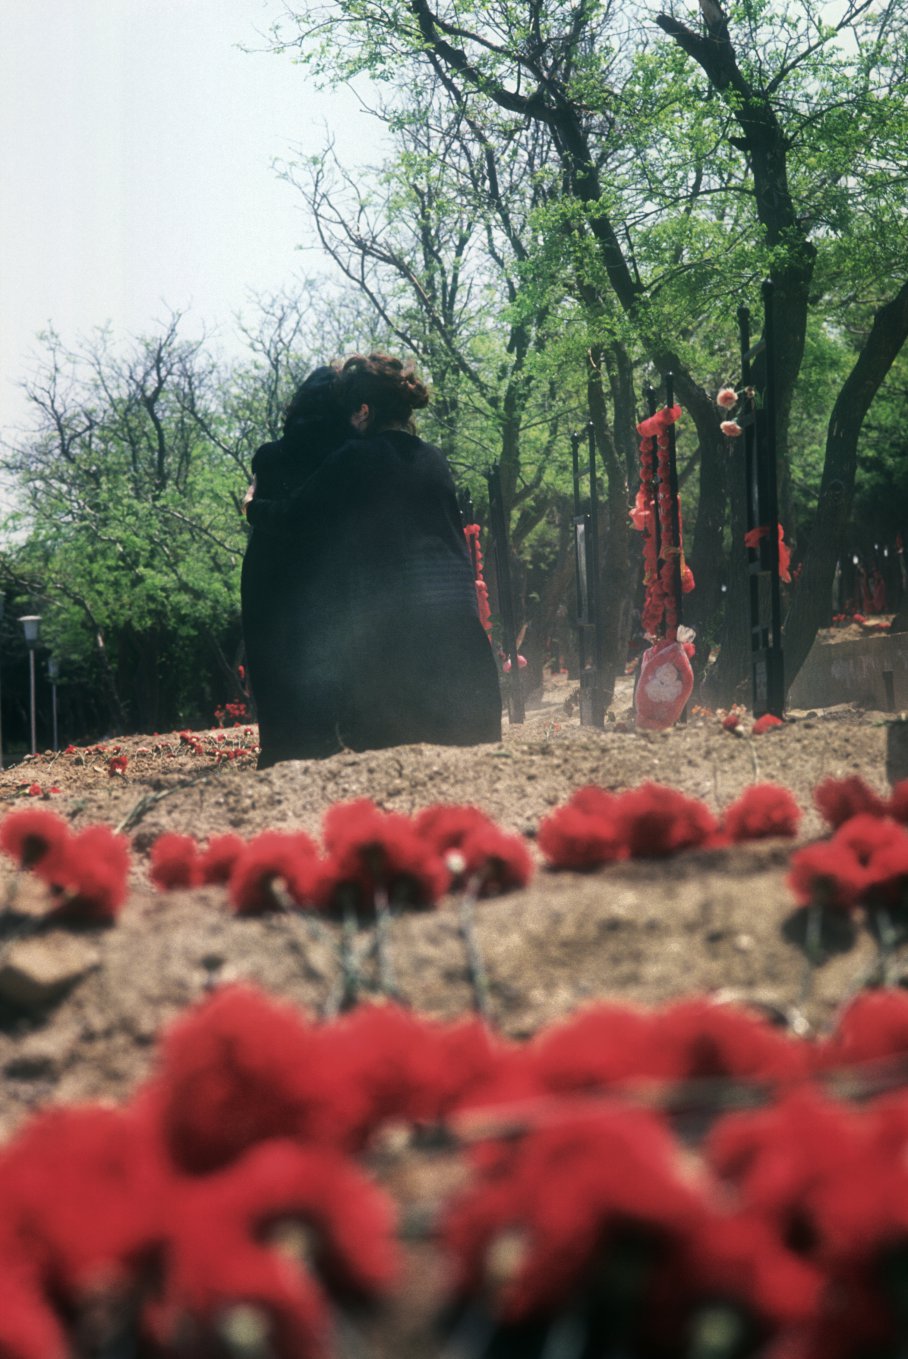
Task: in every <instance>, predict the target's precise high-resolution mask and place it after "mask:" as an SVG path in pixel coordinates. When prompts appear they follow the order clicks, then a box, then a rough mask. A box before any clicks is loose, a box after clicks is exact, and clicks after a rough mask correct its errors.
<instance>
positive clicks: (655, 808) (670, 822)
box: [620, 783, 718, 859]
mask: <svg viewBox="0 0 908 1359" xmlns="http://www.w3.org/2000/svg"><path fill="white" fill-rule="evenodd" d="M620 822H621V825H622V827H623V830H624V834H625V837H626V840H627V846H628V851H629V853H630V856H631V858H632V859H644V858H663V857H665V856H667V855H670V854H677V853H679V851H681V850H685V849H696V848H698V847H699V846H702V845H705V844H708V843H709V841H710V839H711V838H712V837H713V836H714V835H715V833H716V831H717V830H718V823H717V821H716V818H715V817H714V816H713V814H712V812H711V811H710V810H709V808H708V807H707V806H706V803H705V802H700V801H699V800H698V799H696V798H690V797H685V795H684V794H683V793H679V792H678V791H677V789H675V788H668V787H665V786H663V785H662V784H659V783H642V784H641V785H640V787H639V788H634V789H632V790H631V791H630V792H628V793H625V794H624V796H623V797H622V798H621V808H620Z"/></svg>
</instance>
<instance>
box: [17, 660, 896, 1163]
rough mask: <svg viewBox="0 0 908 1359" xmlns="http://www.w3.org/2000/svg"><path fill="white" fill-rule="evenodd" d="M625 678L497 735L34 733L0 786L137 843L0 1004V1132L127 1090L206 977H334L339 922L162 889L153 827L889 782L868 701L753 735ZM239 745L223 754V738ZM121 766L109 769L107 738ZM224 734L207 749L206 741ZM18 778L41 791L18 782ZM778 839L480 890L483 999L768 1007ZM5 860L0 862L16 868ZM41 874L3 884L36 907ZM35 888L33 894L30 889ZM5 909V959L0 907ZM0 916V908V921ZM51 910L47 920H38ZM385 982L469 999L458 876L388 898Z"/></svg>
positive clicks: (451, 1000) (526, 828) (836, 976)
mask: <svg viewBox="0 0 908 1359" xmlns="http://www.w3.org/2000/svg"><path fill="white" fill-rule="evenodd" d="M629 702H630V690H629V687H624V686H622V688H621V690H620V693H619V701H618V703H617V705H616V711H615V713H614V714H612V715H610V716H612V717H613V718H614V720H610V721H609V722H608V723H607V725H606V727H605V729H604V730H602V731H598V730H590V729H584V728H582V727H580V725H579V722H578V718H577V715H576V706H575V703H574V702H573V701H572V686H571V685H570V684H568V683H567V681H565V680H563V679H560V678H559V679H555V680H553V681H552V682H551V684H550V685H549V686H548V687H547V689H546V692H545V695H544V697H543V698H541V699H540V701H539V703H538V705H537V706H536V707H534V708H533V709H531V711H530V712H529V714H528V717H527V721H526V723H525V724H524V725H522V726H514V727H511V728H510V729H508V730H506V732H505V736H504V740H503V741H502V743H501V744H500V745H495V746H483V747H475V748H469V749H452V748H443V747H434V746H409V747H402V748H399V749H395V750H388V751H378V752H367V753H362V754H353V753H345V754H340V755H338V756H336V757H334V758H333V759H330V760H326V761H321V762H316V761H299V762H291V763H287V764H283V765H280V766H278V767H276V768H273V769H270V770H267V771H263V772H261V773H259V772H256V770H255V767H254V751H253V747H254V740H255V732H254V729H246V730H245V731H244V730H243V729H242V728H237V729H233V730H228V731H227V732H225V733H219V732H215V731H212V732H202V733H196V734H195V737H196V739H197V741H198V743H199V745H200V746H201V748H202V749H201V753H199V752H198V751H193V749H192V748H191V746H190V745H188V744H186V742H185V740H184V741H182V742H181V740H180V737H179V736H178V735H176V734H172V735H169V736H167V737H159V736H155V737H129V738H120V739H117V740H115V741H109V742H106V743H104V745H103V746H100V747H93V748H90V749H88V750H79V751H72V750H70V752H69V753H60V754H56V755H55V754H53V753H47V754H45V755H39V756H37V757H36V758H34V759H29V760H26V761H24V762H23V763H22V764H20V765H18V766H17V767H15V768H13V769H9V770H7V771H6V772H4V773H3V774H0V807H2V809H3V810H8V809H9V808H11V807H12V806H15V805H20V806H21V805H25V804H26V803H30V805H42V806H48V805H50V806H52V807H53V808H54V809H55V810H57V811H58V812H60V813H61V814H62V815H65V816H67V817H69V818H70V819H71V820H72V822H73V824H74V825H75V826H76V827H81V826H84V825H87V824H89V823H92V822H97V821H104V822H107V823H109V824H111V825H115V826H116V825H122V824H124V823H126V825H127V826H128V828H129V834H130V836H131V839H132V844H133V849H134V861H135V866H134V869H133V881H132V889H131V894H130V898H129V901H128V902H127V905H126V907H125V908H124V911H123V914H122V916H121V918H120V921H119V922H118V924H117V925H116V927H115V928H112V929H109V930H102V931H93V932H91V933H90V934H87V935H85V936H83V937H82V938H83V941H87V943H88V944H89V945H90V948H91V950H93V959H92V962H93V965H92V966H91V967H89V968H88V970H87V972H86V975H84V976H83V977H82V978H81V979H79V980H78V981H77V982H76V983H75V984H74V985H73V986H72V988H71V989H70V990H69V991H68V992H66V993H65V994H64V995H63V996H62V998H60V999H59V1001H57V1003H55V1004H54V1005H53V1006H52V1007H39V1008H37V1009H35V1008H25V1007H17V1006H14V1005H11V1004H9V1003H6V1004H5V1006H0V1070H2V1071H3V1072H4V1077H5V1080H4V1084H5V1098H4V1100H3V1104H2V1112H0V1136H2V1135H6V1134H8V1133H9V1132H10V1131H11V1130H12V1128H13V1127H15V1125H16V1124H17V1123H18V1122H19V1121H20V1120H21V1119H22V1117H23V1116H24V1115H25V1114H26V1113H27V1112H28V1111H29V1110H31V1109H34V1108H35V1107H36V1106H39V1105H43V1104H45V1103H47V1102H51V1101H66V1102H71V1101H74V1100H81V1099H87V1098H96V1097H110V1098H116V1099H119V1098H122V1097H125V1096H126V1095H128V1093H129V1091H130V1090H131V1089H132V1087H133V1086H134V1085H135V1084H136V1083H137V1082H138V1081H139V1080H140V1079H141V1078H142V1077H143V1076H144V1075H145V1073H146V1072H147V1070H148V1068H149V1065H150V1063H151V1061H152V1059H153V1044H154V1037H155V1034H156V1033H157V1031H158V1030H159V1028H160V1027H161V1025H162V1024H164V1023H166V1021H167V1020H168V1019H170V1018H171V1017H172V1016H174V1015H175V1014H176V1013H177V1012H179V1011H180V1010H181V1009H182V1008H183V1007H184V1006H186V1005H187V1004H188V1003H190V1002H192V1001H193V1000H195V999H196V998H197V997H199V996H200V995H201V994H203V992H204V990H205V989H206V987H209V986H210V985H211V984H212V983H216V982H223V981H227V980H236V979H241V978H242V979H246V980H249V981H252V982H255V983H257V984H259V985H261V986H263V987H265V988H266V989H267V990H269V991H271V992H273V993H275V994H278V995H283V996H287V997H289V998H292V999H293V1000H294V1001H296V1002H298V1003H299V1004H301V1005H303V1006H304V1007H306V1008H307V1009H308V1010H310V1011H311V1012H313V1013H319V1012H320V1011H321V1010H322V1008H323V1006H324V1005H325V1002H326V999H327V998H328V996H329V994H330V993H331V992H332V991H333V990H334V988H335V984H336V981H337V976H338V961H337V954H336V930H335V927H334V926H331V925H326V926H324V927H323V928H322V930H321V932H320V934H319V936H318V937H313V935H312V934H311V933H310V930H309V928H308V926H307V925H306V923H305V922H304V921H302V920H301V919H298V918H282V917H281V918H271V919H268V918H266V919H260V920H249V919H237V918H234V917H233V916H232V914H231V912H230V910H229V908H228V905H227V901H226V894H225V892H223V891H221V890H220V889H216V888H201V889H197V890H193V891H182V892H172V893H168V894H162V893H160V892H158V891H156V890H155V889H154V888H153V887H152V886H151V884H150V883H149V881H148V876H147V863H146V861H147V853H148V849H149V846H150V845H151V843H152V842H153V840H154V839H155V837H156V836H157V835H159V834H160V833H161V832H163V831H174V830H175V831H180V832H191V833H192V834H193V835H195V836H197V837H198V838H199V839H200V840H201V839H205V838H206V837H208V836H210V835H212V834H216V833H220V832H223V831H226V830H233V831H237V832H238V833H240V834H241V835H244V836H250V835H252V834H254V833H256V832H257V831H259V830H262V829H264V828H266V827H284V828H285V827H301V828H304V829H306V830H309V831H310V832H316V833H317V832H318V830H319V826H320V821H321V817H322V814H323V813H324V811H325V809H326V808H327V807H328V806H330V805H331V804H332V803H334V802H340V801H345V800H348V799H351V798H355V797H363V796H369V797H371V798H373V799H374V800H375V801H376V803H378V804H379V805H380V806H381V807H383V808H386V809H394V810H396V811H401V812H412V811H414V810H416V809H418V808H420V807H424V806H426V805H428V804H431V803H434V802H439V801H441V802H452V803H453V802H457V803H461V802H471V803H475V804H477V805H478V806H480V807H482V808H484V809H485V811H487V812H488V813H489V814H490V815H492V816H493V817H494V818H496V819H497V820H498V821H499V822H500V824H502V825H503V826H505V827H508V828H510V829H512V830H515V831H518V832H520V833H522V834H524V835H526V836H527V837H529V838H530V839H532V837H533V836H534V835H535V832H536V828H537V827H538V825H539V822H540V820H541V819H542V818H543V817H544V816H545V815H546V814H547V813H548V812H550V811H551V810H552V808H553V807H555V806H557V805H559V804H560V803H562V802H564V801H565V800H566V798H567V797H568V796H569V795H570V793H571V792H572V791H573V790H574V789H577V788H579V787H582V786H583V785H585V784H589V783H596V784H599V785H601V786H603V787H606V788H610V789H616V790H617V789H623V788H629V787H633V786H635V785H637V784H639V783H641V782H643V781H645V780H655V781H658V782H661V783H667V784H671V785H673V786H674V787H676V788H679V789H681V790H682V791H684V792H686V793H688V794H692V795H695V796H697V797H699V798H702V799H704V800H705V801H706V802H707V803H708V804H709V805H710V806H711V807H712V808H713V809H714V810H721V809H722V808H723V807H725V806H726V805H727V804H728V803H729V802H731V801H732V800H733V799H734V798H735V797H737V795H738V794H739V793H740V792H741V791H742V789H743V788H744V787H745V786H746V785H747V784H749V783H752V782H754V781H774V782H779V783H782V784H786V785H787V786H788V787H789V788H791V790H792V791H793V792H794V794H795V795H796V797H797V799H798V801H799V802H800V804H801V805H802V807H803V808H804V809H805V818H804V822H803V825H802V831H801V835H800V837H799V841H800V842H803V841H805V840H809V839H812V838H815V837H816V836H818V835H820V834H822V833H823V828H822V825H821V823H820V820H819V817H818V816H817V813H816V811H815V810H814V808H813V804H812V791H813V788H814V786H815V785H816V783H817V782H818V781H819V780H820V779H821V778H823V777H825V776H827V775H835V776H839V777H841V776H843V775H847V774H854V773H858V774H861V775H862V776H863V777H864V778H865V779H866V780H867V782H868V783H870V784H871V785H872V786H874V787H875V788H877V789H879V790H880V791H885V789H886V780H885V752H886V725H885V719H884V715H883V714H881V713H877V712H864V711H861V710H858V709H855V708H853V707H849V706H843V707H840V708H833V709H826V710H824V711H822V712H816V713H793V714H792V715H791V720H789V721H788V722H786V724H785V725H784V727H782V728H781V729H778V730H774V731H771V732H769V733H767V734H765V735H763V736H761V737H753V736H752V735H750V727H751V722H750V720H749V719H748V718H745V720H744V723H743V724H742V726H743V730H744V732H745V733H746V734H745V735H742V736H738V735H735V734H732V733H730V732H727V731H725V730H723V728H722V725H721V722H720V720H719V718H718V717H717V716H716V715H715V714H706V713H699V714H696V715H694V716H692V717H691V719H690V721H689V722H688V723H687V725H686V726H679V727H676V728H675V729H673V730H672V731H669V732H666V733H662V734H659V735H650V734H645V733H638V732H636V731H634V729H633V725H632V722H631V721H630V714H629V710H628V707H627V705H628V704H629ZM226 750H236V751H237V754H236V756H235V757H234V758H231V759H227V758H224V752H225V751H226ZM118 753H119V754H124V755H126V756H127V757H128V765H127V768H126V772H125V774H117V773H113V774H111V773H110V772H109V762H110V760H111V759H112V758H113V757H114V755H115V754H118ZM219 757H220V762H219V763H218V759H219ZM35 785H37V786H39V787H40V788H42V789H44V790H48V789H50V788H51V787H54V788H57V789H59V790H60V791H59V792H55V793H53V794H46V796H48V797H49V802H47V801H44V802H39V801H38V798H37V796H34V797H33V799H30V798H29V797H28V792H27V789H28V788H29V787H30V786H32V787H34V786H35ZM790 852H791V843H790V842H779V841H775V842H767V843H765V844H760V845H755V846H753V847H742V848H737V849H730V850H722V851H714V852H710V853H695V854H689V855H686V856H682V857H678V858H675V859H672V860H668V861H635V862H633V863H628V864H624V865H618V866H613V867H610V868H607V869H602V870H600V871H598V872H595V873H591V874H579V873H564V872H560V873H553V872H550V871H547V870H545V869H544V868H542V867H540V869H539V871H538V872H537V874H536V877H535V879H534V881H533V883H532V884H531V885H530V886H529V887H528V888H527V889H526V890H523V891H520V892H516V893H513V894H511V895H509V896H505V897H501V898H498V899H496V900H492V901H488V902H484V903H482V904H481V907H480V910H479V912H478V933H479V939H480V944H481V948H482V951H483V954H484V957H485V962H486V965H487V969H488V972H489V977H490V983H491V999H492V1006H493V1011H494V1018H495V1022H496V1023H497V1024H498V1025H499V1026H500V1028H501V1029H502V1030H503V1031H505V1032H507V1033H508V1034H511V1035H528V1034H531V1033H533V1032H534V1031H536V1030H537V1029H539V1028H540V1027H542V1026H544V1025H546V1024H548V1023H550V1022H551V1021H552V1020H554V1019H556V1018H557V1017H559V1016H563V1015H566V1014H567V1013H569V1012H571V1011H572V1010H574V1009H575V1008H576V1007H577V1006H579V1005H581V1004H583V1003H584V1002H588V1001H590V1000H592V999H594V998H603V997H611V998H616V997H623V998H626V999H628V1000H633V1001H637V1002H642V1003H645V1004H656V1003H659V1002H662V1001H665V1000H667V999H669V998H671V997H675V996H679V995H682V994H691V993H694V992H701V993H702V992H708V993H717V992H721V993H723V994H725V995H730V996H733V997H735V998H738V999H740V1000H745V1001H751V1002H754V1003H757V1004H761V1005H762V1004H765V1005H768V1006H770V1007H781V1008H783V1009H784V1008H785V1007H786V1006H788V1005H790V1004H791V1003H793V1002H794V1001H795V999H796V997H797V995H798V992H799V989H800V986H801V978H802V969H803V957H802V953H801V951H800V949H799V948H798V946H797V944H796V943H793V942H791V941H790V940H789V939H788V937H787V936H786V934H785V933H784V931H783V926H784V923H785V921H786V918H787V917H788V916H789V914H790V912H791V908H792V902H791V899H790V896H789V893H788V891H787V889H786V886H785V874H786V869H787V864H788V859H789V855H790ZM0 873H2V874H4V875H5V876H6V880H7V881H9V879H10V877H11V872H10V870H9V869H8V868H7V867H6V866H4V867H3V868H2V869H0ZM37 890H38V889H37V886H35V887H34V888H32V887H31V886H30V885H29V884H24V885H23V886H22V887H21V888H20V895H19V898H18V899H17V906H20V905H21V904H22V902H23V901H25V902H26V904H27V903H28V902H29V901H31V902H32V905H33V908H34V909H36V910H40V908H41V901H40V896H36V895H35V893H36V892H37ZM29 893H31V894H32V895H31V897H30V896H29ZM3 928H4V927H3V926H0V960H2V952H3V945H2V938H3V936H2V929H3ZM7 928H8V927H7ZM55 933H57V932H56V931H54V932H52V934H55ZM393 949H394V957H395V964H396V969H397V974H398V981H399V986H400V990H401V991H402V993H403V996H404V997H405V998H406V1000H407V1001H408V1002H410V1003H411V1004H412V1005H413V1006H414V1007H416V1008H418V1009H420V1010H423V1011H426V1012H429V1013H431V1014H434V1015H437V1016H439V1017H445V1018H450V1017H453V1016H455V1015H458V1014H460V1013H463V1012H464V1011H465V1010H466V1009H467V1008H469V1006H470V1003H471V991H470V987H469V983H468V975H467V971H466V967H465V959H464V950H463V945H462V941H461V938H460V935H459V931H458V911H457V903H456V901H455V900H454V899H453V898H452V899H449V900H446V901H444V902H443V903H442V904H441V906H440V907H439V908H438V909H437V910H434V911H431V912H425V913H419V914H412V915H409V916H406V917H402V918H400V919H398V920H397V921H395V923H394V927H393ZM872 955H873V946H872V944H871V942H870V940H869V939H867V938H862V937H861V936H859V937H858V940H857V942H856V943H855V945H854V947H853V948H851V949H850V950H849V951H846V952H843V953H840V954H836V955H834V956H832V957H831V958H830V960H829V961H828V962H827V964H826V965H825V966H824V967H823V968H822V969H821V971H820V974H819V977H818V979H817V984H816V986H815V989H814V995H813V998H812V1000H811V1003H810V1006H809V1009H808V1018H809V1019H810V1020H811V1022H812V1023H813V1024H815V1025H817V1026H822V1025H823V1024H824V1023H827V1022H828V1021H829V1019H830V1018H831V1016H832V1014H833V1012H834V1010H835V1008H836V1007H837V1005H838V1004H839V1003H840V1002H841V1000H842V998H843V997H844V996H845V995H846V994H847V992H848V990H849V987H850V986H851V984H852V982H853V980H854V978H855V977H856V976H857V975H858V974H859V972H860V971H861V969H862V967H863V966H864V965H865V964H866V963H867V962H868V961H869V960H870V959H871V957H872Z"/></svg>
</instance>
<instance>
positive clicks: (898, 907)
mask: <svg viewBox="0 0 908 1359" xmlns="http://www.w3.org/2000/svg"><path fill="white" fill-rule="evenodd" d="M845 824H846V825H848V822H846V823H845ZM864 900H865V903H866V905H868V906H871V907H873V906H885V907H886V908H887V909H889V910H893V911H902V910H904V908H905V907H906V905H908V835H903V836H902V837H901V838H900V839H898V840H893V841H891V842H890V843H889V844H888V845H884V846H881V847H880V848H879V849H878V850H876V852H875V853H874V854H873V855H872V857H871V859H870V862H869V863H868V865H867V870H866V882H865V888H864Z"/></svg>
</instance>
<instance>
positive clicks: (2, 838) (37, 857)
mask: <svg viewBox="0 0 908 1359" xmlns="http://www.w3.org/2000/svg"><path fill="white" fill-rule="evenodd" d="M70 839H71V832H70V829H69V826H68V824H67V823H66V822H65V821H64V820H63V819H62V817H59V816H57V814H56V812H44V811H41V810H40V809H38V808H36V809H35V810H34V811H32V810H31V809H28V810H25V811H21V812H10V813H9V815H8V816H5V817H4V818H3V820H2V821H0V849H2V850H3V851H4V852H5V853H6V854H8V855H9V856H10V858H12V859H15V860H16V862H17V863H18V865H19V867H20V868H35V869H38V870H39V871H41V870H42V867H43V873H42V876H43V875H44V874H46V873H50V872H53V871H54V869H55V866H56V864H57V862H58V861H59V860H60V858H61V856H62V855H63V854H64V853H65V850H66V846H67V845H68V843H69V841H70Z"/></svg>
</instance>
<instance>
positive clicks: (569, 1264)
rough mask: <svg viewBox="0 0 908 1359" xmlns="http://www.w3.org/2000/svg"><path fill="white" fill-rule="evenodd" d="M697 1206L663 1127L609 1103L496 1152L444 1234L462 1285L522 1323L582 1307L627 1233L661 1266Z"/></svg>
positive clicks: (679, 1244) (616, 1258) (616, 1259)
mask: <svg viewBox="0 0 908 1359" xmlns="http://www.w3.org/2000/svg"><path fill="white" fill-rule="evenodd" d="M703 1211H704V1206H703V1204H702V1202H701V1199H700V1196H699V1195H698V1193H697V1192H696V1190H695V1189H694V1188H693V1187H692V1186H691V1183H690V1181H689V1179H688V1178H687V1177H686V1176H685V1175H684V1174H683V1173H682V1168H681V1164H680V1159H679V1157H678V1156H677V1152H676V1149H675V1145H674V1143H673V1141H672V1138H671V1137H670V1135H669V1133H668V1132H667V1130H666V1128H665V1127H664V1126H663V1125H662V1124H661V1123H660V1122H659V1120H657V1119H656V1118H655V1117H654V1116H653V1115H652V1114H649V1113H644V1112H641V1111H637V1110H630V1109H625V1108H617V1107H616V1108H611V1109H606V1110H603V1111H601V1112H599V1111H597V1112H596V1113H590V1114H589V1115H587V1116H585V1117H577V1118H565V1119H561V1120H559V1121H558V1123H557V1124H555V1125H553V1126H551V1127H543V1128H542V1129H540V1130H539V1131H536V1132H533V1133H530V1134H529V1135H528V1136H527V1137H525V1138H524V1139H523V1140H522V1141H521V1142H520V1143H519V1144H517V1146H515V1147H514V1148H513V1149H512V1150H511V1151H510V1152H509V1153H508V1154H507V1156H500V1157H497V1158H494V1159H493V1161H492V1162H491V1164H489V1165H488V1168H487V1171H486V1173H483V1174H480V1175H479V1176H478V1177H477V1180H476V1183H475V1184H474V1186H473V1187H472V1188H471V1189H469V1190H468V1191H467V1193H466V1194H465V1195H463V1196H462V1197H461V1198H460V1199H459V1200H458V1201H456V1202H455V1203H454V1204H453V1205H452V1207H451V1208H450V1209H449V1210H448V1213H447V1216H446V1220H445V1222H444V1224H443V1239H444V1241H445V1244H446V1246H447V1249H448V1251H449V1253H450V1254H451V1255H452V1257H453V1259H454V1263H455V1268H456V1287H457V1290H458V1292H459V1293H460V1294H466V1295H475V1294H482V1293H486V1294H488V1292H489V1291H491V1292H492V1302H493V1306H494V1310H495V1312H496V1313H497V1314H498V1315H500V1316H503V1317H504V1318H505V1319H506V1320H508V1321H520V1320H523V1319H527V1318H530V1317H540V1315H541V1316H546V1315H549V1314H551V1313H552V1312H553V1311H556V1310H561V1309H562V1308H565V1307H568V1306H570V1305H571V1303H574V1302H576V1303H582V1300H583V1299H584V1296H585V1294H586V1293H587V1290H588V1289H589V1288H590V1285H591V1279H592V1278H593V1277H595V1275H596V1273H598V1271H599V1270H600V1269H601V1270H604V1271H606V1272H607V1271H608V1268H609V1265H610V1264H611V1263H612V1262H613V1261H614V1264H615V1266H616V1267H620V1263H619V1262H620V1255H621V1251H622V1241H626V1239H627V1233H628V1232H629V1233H630V1234H631V1236H632V1239H633V1240H634V1242H635V1243H639V1245H640V1246H641V1247H643V1248H644V1249H645V1246H646V1245H647V1244H648V1245H649V1246H650V1247H651V1248H652V1251H653V1259H652V1267H653V1268H654V1269H656V1268H658V1262H659V1261H664V1260H665V1258H666V1254H669V1255H670V1254H672V1253H673V1251H674V1250H681V1249H683V1245H684V1243H685V1241H686V1240H687V1238H688V1236H689V1233H690V1232H691V1229H692V1227H693V1225H694V1223H696V1221H697V1220H698V1219H699V1217H700V1216H701V1214H702V1212H703ZM496 1286H497V1287H496ZM645 1312H646V1309H645V1308H642V1309H640V1314H639V1316H638V1319H637V1320H638V1324H642V1322H643V1320H644V1314H645Z"/></svg>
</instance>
